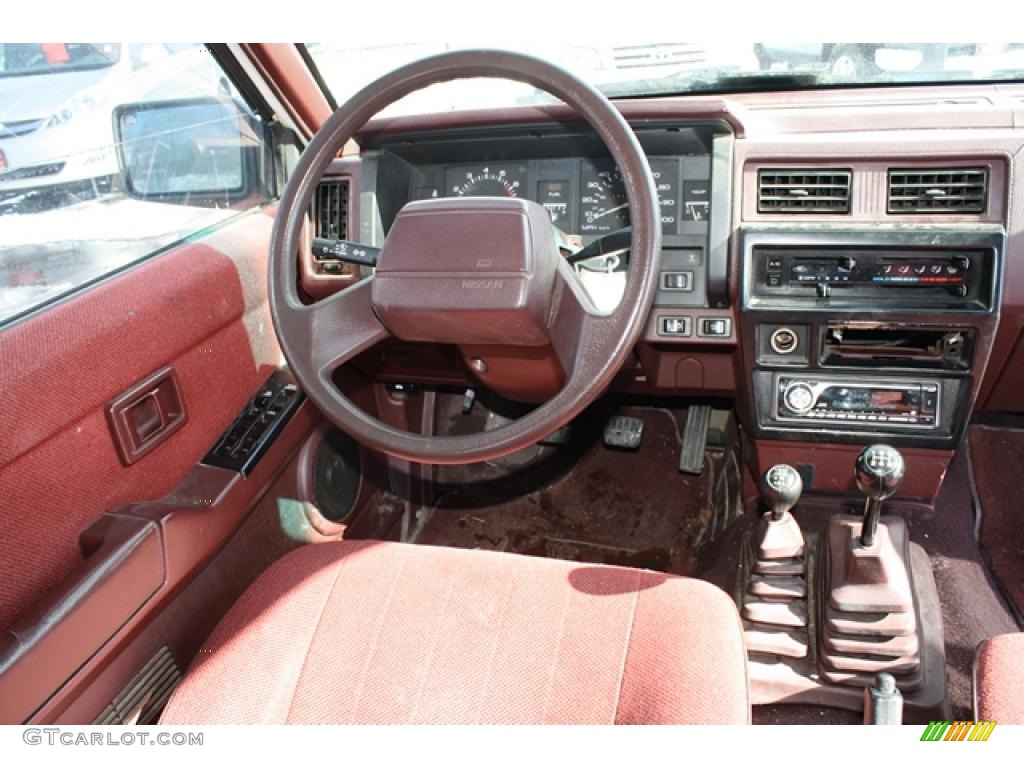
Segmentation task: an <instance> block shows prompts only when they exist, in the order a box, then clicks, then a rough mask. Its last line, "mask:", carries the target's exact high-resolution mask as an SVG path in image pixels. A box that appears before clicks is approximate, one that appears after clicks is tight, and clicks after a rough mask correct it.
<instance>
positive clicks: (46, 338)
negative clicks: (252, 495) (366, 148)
mask: <svg viewBox="0 0 1024 768" xmlns="http://www.w3.org/2000/svg"><path fill="white" fill-rule="evenodd" d="M268 214H272V211H263V212H258V213H253V214H249V215H244V216H241V217H239V218H238V219H236V220H234V221H232V222H231V223H229V224H227V225H225V226H224V227H223V228H221V229H219V230H217V231H216V232H214V233H212V234H211V235H209V236H207V237H205V238H203V239H202V240H200V241H197V242H192V243H187V244H184V245H181V246H179V247H176V248H173V249H171V250H169V251H166V252H164V253H162V254H159V255H157V256H155V257H152V258H150V259H148V260H146V261H144V262H142V263H141V264H139V265H137V266H135V267H134V268H132V269H130V270H128V271H126V272H124V273H121V274H119V275H115V276H113V277H111V278H108V279H107V280H105V281H104V282H102V283H99V284H97V285H95V286H93V287H91V288H89V289H86V290H84V291H81V292H79V293H77V294H74V295H73V296H72V297H70V298H69V299H67V300H65V301H63V302H61V303H59V304H56V305H53V306H50V307H48V308H45V309H44V310H43V311H40V312H38V313H37V314H35V315H32V316H30V317H28V318H26V319H24V320H22V321H21V322H19V323H17V324H15V325H13V326H11V327H9V328H7V329H5V330H3V331H0V392H2V393H3V398H4V406H5V407H4V409H3V411H4V418H3V419H2V420H0V530H2V535H0V630H2V629H3V628H5V627H7V626H9V625H10V624H11V622H12V621H13V620H14V619H15V618H16V617H17V616H19V615H20V614H22V613H23V612H24V611H25V610H27V609H28V608H29V606H31V605H32V604H33V603H34V602H35V601H36V600H38V599H39V598H41V597H42V596H43V595H44V594H45V593H46V591H47V590H49V589H51V588H52V587H54V586H55V585H56V584H57V583H58V582H60V581H61V579H63V578H64V577H65V576H67V575H68V574H69V573H70V572H71V571H72V569H74V568H75V567H76V566H77V565H79V564H80V563H81V562H82V556H81V552H80V550H79V540H78V539H79V535H80V534H81V533H82V532H83V531H84V530H85V529H86V528H88V526H89V525H90V524H91V523H93V522H94V521H95V520H96V519H97V518H98V517H99V516H100V515H101V514H103V512H105V511H107V510H110V509H112V508H114V507H117V506H119V505H121V504H125V503H128V502H133V501H139V500H146V499H158V498H161V497H162V496H164V495H165V494H166V493H168V492H169V491H170V490H171V489H172V488H174V487H175V486H176V485H177V484H178V483H179V482H180V481H181V480H182V478H183V477H184V476H185V475H186V473H187V472H188V471H189V470H190V469H191V468H192V466H193V465H194V464H195V463H196V462H198V461H199V459H200V458H202V456H203V455H204V454H205V453H206V451H207V450H208V449H209V448H210V446H211V445H212V444H213V443H214V442H215V440H216V439H217V437H218V436H219V435H220V434H221V433H222V432H223V430H224V429H225V428H226V427H227V426H228V425H229V424H230V423H231V421H232V419H233V418H234V417H235V415H236V414H237V413H238V411H239V410H240V409H241V408H242V407H243V406H244V405H245V404H246V402H247V401H248V399H249V397H250V396H251V395H252V394H253V393H254V392H255V391H256V389H257V387H259V386H260V384H261V383H262V382H263V380H264V379H265V378H266V375H267V371H268V368H267V366H270V365H277V364H278V363H279V361H280V351H279V350H278V348H277V344H276V340H275V338H274V333H273V327H272V324H271V321H270V316H269V311H268V307H267V303H266V296H267V294H266V255H267V249H268V243H269V237H270V228H271V225H272V218H271V215H268ZM165 365H171V366H173V367H174V369H175V371H176V372H177V376H178V379H179V381H180V384H181V388H182V394H183V397H184V401H185V407H186V409H187V411H188V421H187V423H186V424H185V426H184V427H183V428H182V429H180V430H179V431H178V432H177V433H175V434H174V435H173V436H171V437H170V438H169V439H168V440H167V441H166V442H165V443H164V444H162V445H160V446H159V447H157V448H156V449H155V450H153V451H152V452H151V453H149V454H148V455H146V456H144V457H143V458H142V459H141V460H139V461H138V462H137V463H136V464H133V465H131V466H128V467H125V466H123V465H122V464H121V462H120V460H119V458H118V454H117V451H116V449H115V447H114V443H113V440H112V436H111V433H110V430H109V427H108V425H107V422H106V419H105V415H104V409H105V408H106V406H107V404H108V403H109V402H110V401H111V400H113V399H114V398H116V397H117V396H118V395H119V394H121V393H122V392H124V391H125V390H127V389H128V388H130V387H131V386H132V385H133V384H135V383H137V382H138V381H140V380H142V379H144V378H145V377H146V376H148V375H149V374H151V373H153V372H154V371H156V370H157V369H159V368H161V367H163V366H165Z"/></svg>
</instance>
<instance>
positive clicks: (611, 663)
mask: <svg viewBox="0 0 1024 768" xmlns="http://www.w3.org/2000/svg"><path fill="white" fill-rule="evenodd" d="M749 717H750V702H749V697H748V689H747V675H746V653H745V651H744V646H743V636H742V629H741V625H740V620H739V616H738V614H737V611H736V608H735V606H734V604H733V602H732V600H731V599H730V598H729V597H728V596H727V595H726V594H725V593H724V592H722V591H721V590H720V589H718V588H717V587H714V586H712V585H711V584H708V583H706V582H702V581H697V580H694V579H685V578H681V577H677V576H667V575H665V574H660V573H652V572H648V571H639V570H633V569H629V568H615V567H608V566H597V565H587V564H580V563H570V562H565V561H561V560H547V559H541V558H533V557H524V556H520V555H510V554H504V553H496V552H482V551H469V550H456V549H449V548H443V547H428V546H419V545H410V544H396V543H390V542H367V541H364V542H338V543H332V544H317V545H312V546H307V547H303V548H301V549H298V550H296V551H294V552H292V553H290V554H289V555H287V556H285V557H284V558H282V559H281V560H279V561H278V562H277V563H275V564H274V565H273V566H272V567H271V568H269V569H268V570H267V571H266V572H265V573H264V574H263V575H262V576H260V578H259V579H258V580H257V581H256V582H255V583H254V584H253V585H252V587H251V588H250V589H249V590H248V592H246V593H245V595H243V596H242V598H241V599H240V600H239V601H238V603H237V604H236V605H235V606H234V607H233V608H232V609H231V611H229V612H228V614H227V616H225V618H224V619H223V620H222V621H221V623H220V624H219V625H218V627H217V628H216V630H214V632H213V635H212V636H211V637H210V639H209V641H208V642H207V644H206V646H205V647H204V649H203V651H202V652H200V653H199V654H198V656H197V658H196V660H195V662H194V663H193V665H192V667H191V669H190V670H189V671H188V673H187V674H186V676H185V679H184V681H183V682H182V684H181V686H180V687H179V688H178V690H177V691H176V692H175V694H174V696H173V697H172V698H171V701H170V703H169V704H168V707H167V709H166V710H165V712H164V715H163V719H162V722H163V723H166V724H170V723H178V724H183V723H199V724H214V723H346V724H347V723H388V724H398V723H452V724H459V723H596V724H610V723H746V722H748V721H749Z"/></svg>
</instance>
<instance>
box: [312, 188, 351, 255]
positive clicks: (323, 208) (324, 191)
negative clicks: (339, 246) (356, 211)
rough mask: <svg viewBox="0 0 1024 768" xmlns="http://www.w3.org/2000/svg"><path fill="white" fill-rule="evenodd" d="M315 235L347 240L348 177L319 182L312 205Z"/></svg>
mask: <svg viewBox="0 0 1024 768" xmlns="http://www.w3.org/2000/svg"><path fill="white" fill-rule="evenodd" d="M313 217H314V221H316V233H315V235H314V236H315V237H327V238H330V239H331V240H348V179H331V180H330V181H322V182H320V186H319V187H317V189H316V202H315V203H314V207H313Z"/></svg>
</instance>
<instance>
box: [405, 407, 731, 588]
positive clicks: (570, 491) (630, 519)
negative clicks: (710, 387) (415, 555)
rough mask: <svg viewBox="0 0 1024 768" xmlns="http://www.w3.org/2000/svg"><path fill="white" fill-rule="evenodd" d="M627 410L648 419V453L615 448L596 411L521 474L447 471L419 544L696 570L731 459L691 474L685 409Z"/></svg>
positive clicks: (643, 446)
mask: <svg viewBox="0 0 1024 768" xmlns="http://www.w3.org/2000/svg"><path fill="white" fill-rule="evenodd" d="M617 413H619V414H620V415H624V416H637V417H639V418H642V419H643V420H644V425H645V428H644V436H643V442H642V443H641V446H640V448H639V450H637V451H635V452H631V451H618V450H614V449H609V448H606V447H605V446H604V444H603V442H602V440H601V425H602V424H603V420H602V419H598V418H592V419H590V420H589V422H587V423H585V424H577V429H578V430H580V428H582V430H581V431H582V434H580V431H578V432H577V435H576V436H575V438H574V439H573V440H572V441H571V443H570V444H569V445H565V446H562V447H560V448H559V449H558V450H557V451H555V452H553V453H552V454H551V455H550V456H549V457H548V458H547V459H541V460H539V461H534V462H532V463H530V464H527V465H525V466H524V467H522V468H521V469H520V470H519V471H514V472H510V473H505V474H501V475H499V476H497V477H495V476H493V475H494V473H493V472H490V473H489V472H487V471H485V470H484V469H479V470H476V471H474V470H470V471H469V472H467V470H466V468H459V467H453V468H444V469H442V471H441V473H440V478H439V480H440V488H441V492H440V493H439V494H438V497H437V499H436V504H435V506H434V508H433V510H432V511H431V512H430V513H429V517H428V518H427V519H426V521H425V522H424V523H423V525H422V526H421V528H420V530H419V531H418V534H417V536H416V541H417V542H418V543H420V544H436V545H444V546H454V547H464V548H470V549H488V550H501V551H506V552H517V553H521V554H527V555H537V556H543V557H556V558H561V559H565V560H575V561H580V562H591V563H606V564H610V565H627V566H633V567H638V568H648V569H651V570H657V571H664V572H668V573H676V574H681V575H688V574H690V573H691V572H692V571H693V569H694V555H695V551H696V548H697V547H698V546H699V544H700V543H701V542H702V540H703V539H704V538H705V536H706V529H707V528H708V526H709V524H710V523H711V521H712V513H711V508H712V506H713V505H712V504H711V502H710V498H711V490H712V488H713V487H715V486H719V487H720V486H721V485H722V484H723V483H719V482H716V480H715V475H716V471H717V472H718V473H719V475H723V474H724V473H725V469H724V468H725V466H726V463H727V462H728V461H729V457H727V456H724V457H723V458H721V459H716V460H714V461H708V462H707V466H706V468H705V471H704V473H703V474H702V475H700V476H699V477H696V476H692V475H684V474H681V473H680V472H679V470H678V460H679V451H680V447H681V437H680V433H681V426H680V424H681V423H685V422H683V421H681V419H683V418H685V411H670V410H666V409H657V408H637V407H629V408H620V409H619V410H618V411H617ZM478 466H479V465H478ZM737 475H738V472H737Z"/></svg>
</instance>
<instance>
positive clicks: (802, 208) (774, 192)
mask: <svg viewBox="0 0 1024 768" xmlns="http://www.w3.org/2000/svg"><path fill="white" fill-rule="evenodd" d="M852 175H853V174H852V171H850V170H848V169H847V170H844V169H838V168H827V169H820V170H818V169H808V168H797V169H778V170H777V169H769V168H762V169H761V170H759V171H758V172H757V211H758V213H849V212H850V178H851V177H852Z"/></svg>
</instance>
